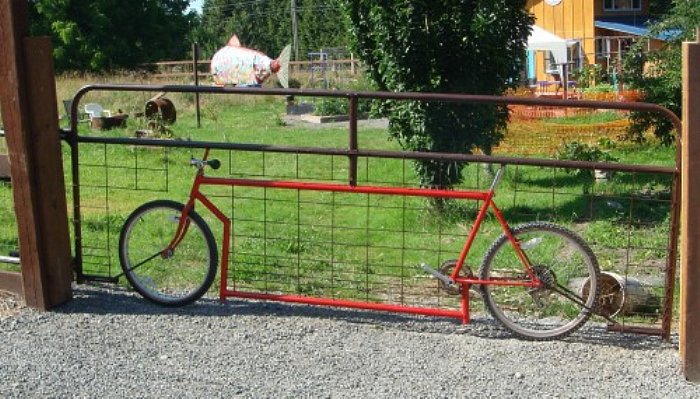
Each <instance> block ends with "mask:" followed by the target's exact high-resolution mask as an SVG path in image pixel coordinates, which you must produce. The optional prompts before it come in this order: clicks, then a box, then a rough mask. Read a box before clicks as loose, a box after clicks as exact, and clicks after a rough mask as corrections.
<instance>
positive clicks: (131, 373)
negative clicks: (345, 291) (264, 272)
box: [0, 286, 700, 398]
mask: <svg viewBox="0 0 700 399" xmlns="http://www.w3.org/2000/svg"><path fill="white" fill-rule="evenodd" d="M0 380H1V381H0V397H22V398H25V397H90V398H95V397H99V398H108V397H115V398H123V397H156V396H158V397H178V398H179V397H290V398H297V397H466V396H470V397H472V396H477V395H479V396H487V397H503V396H505V395H507V396H515V397H532V396H535V397H563V398H565V397H581V398H584V397H585V398H591V397H630V398H639V397H674V398H697V397H700V385H693V384H690V383H687V382H686V381H685V380H684V379H683V376H682V374H681V372H680V366H679V359H678V354H677V343H675V342H674V343H662V342H660V341H659V340H658V339H657V338H648V337H640V336H631V335H620V334H613V333H607V332H605V331H604V330H603V329H602V328H600V327H595V326H593V327H590V328H586V329H584V330H583V331H582V332H579V333H577V334H575V335H574V336H572V337H569V338H568V339H566V340H565V341H556V342H544V343H533V342H525V341H521V340H517V339H513V338H510V337H509V336H508V335H507V334H506V333H504V332H502V331H501V330H500V328H499V327H498V325H496V324H495V322H493V321H492V320H491V319H490V318H489V317H486V316H484V317H475V319H474V321H473V322H472V324H470V325H468V326H462V325H459V324H457V323H455V322H454V321H451V320H445V319H435V318H428V317H413V316H403V315H394V314H386V313H374V312H363V311H352V310H338V309H327V308H319V307H308V306H299V305H287V304H278V303H262V302H254V301H237V300H229V301H227V302H226V303H225V304H223V305H222V304H219V303H218V302H216V301H213V300H203V301H200V302H198V303H197V304H195V305H192V306H188V307H185V308H180V309H163V308H159V307H156V306H154V305H151V304H149V303H147V302H146V301H145V300H143V299H141V298H139V297H137V296H134V295H131V294H129V293H126V292H124V291H121V290H118V289H115V288H113V287H90V286H79V287H78V288H77V289H76V291H75V299H74V300H73V301H71V302H70V303H68V304H66V305H64V306H62V307H60V308H59V309H58V310H56V311H54V312H48V313H39V312H34V311H31V310H29V309H21V310H19V312H5V313H0Z"/></svg>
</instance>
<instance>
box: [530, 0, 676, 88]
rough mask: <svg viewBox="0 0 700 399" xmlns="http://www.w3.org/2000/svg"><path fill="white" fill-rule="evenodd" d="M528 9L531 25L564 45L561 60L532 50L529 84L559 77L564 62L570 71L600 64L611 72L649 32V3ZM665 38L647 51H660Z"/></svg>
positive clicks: (611, 0) (561, 0)
mask: <svg viewBox="0 0 700 399" xmlns="http://www.w3.org/2000/svg"><path fill="white" fill-rule="evenodd" d="M527 9H528V10H529V11H530V12H531V13H532V14H533V15H534V16H535V18H536V19H535V26H537V27H539V28H541V29H543V30H544V31H546V32H548V33H551V34H552V35H555V36H557V37H559V38H561V39H562V41H563V43H564V45H565V46H566V57H565V58H566V59H565V60H558V59H556V58H562V57H555V56H553V54H554V53H552V51H546V50H545V51H542V50H541V47H539V48H537V50H534V49H532V48H531V50H530V51H529V54H528V58H529V62H528V71H527V75H528V78H529V79H530V80H537V81H542V80H551V79H552V77H553V75H556V74H558V73H561V71H562V68H561V63H567V66H568V68H567V69H568V70H569V71H575V70H577V69H579V68H581V67H582V66H584V65H589V64H598V65H600V66H601V67H602V68H603V71H607V72H608V73H609V74H612V73H613V71H615V69H616V68H617V67H618V65H619V62H620V61H621V59H622V56H623V54H624V53H625V51H626V50H627V49H628V48H629V47H630V46H631V45H632V43H634V42H635V41H637V40H639V39H640V38H641V37H643V36H644V35H646V34H647V32H648V28H647V26H648V25H647V24H648V22H649V0H529V1H528V2H527ZM664 39H666V37H664V36H661V37H657V38H654V39H652V40H650V41H649V42H648V50H655V49H658V48H659V47H660V46H661V44H662V43H663V40H664ZM552 42H553V43H552V45H553V46H554V40H552ZM559 45H560V46H561V44H559ZM535 47H536V46H535ZM553 48H555V47H553ZM556 78H557V79H559V77H558V76H556Z"/></svg>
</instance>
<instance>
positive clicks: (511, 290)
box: [479, 222, 600, 340]
mask: <svg viewBox="0 0 700 399" xmlns="http://www.w3.org/2000/svg"><path fill="white" fill-rule="evenodd" d="M511 233H512V234H513V236H514V237H515V239H516V240H517V241H518V242H519V243H520V247H521V249H522V251H523V252H524V254H525V255H526V257H527V258H528V259H529V262H530V265H531V267H532V270H533V272H534V274H535V275H536V276H537V278H538V279H539V280H540V281H541V282H542V286H541V287H538V288H532V287H525V286H516V285H490V284H483V285H482V286H481V291H482V296H483V299H484V304H485V305H486V308H487V309H488V310H489V312H490V313H491V314H492V315H493V317H495V318H496V319H497V320H499V321H500V322H501V323H502V324H503V325H504V326H505V327H506V328H507V329H508V330H510V331H511V332H513V333H514V334H515V335H517V336H519V337H522V338H526V339H532V340H549V339H557V338H563V337H566V336H567V335H569V334H571V333H572V332H574V331H576V330H577V329H578V328H580V327H581V326H582V325H583V324H584V323H585V322H586V321H587V320H588V318H589V317H591V314H592V313H593V309H594V308H595V306H596V304H597V298H598V287H599V284H598V277H599V275H600V270H599V267H598V261H597V260H596V258H595V255H594V254H593V251H591V249H590V248H589V247H588V245H587V244H586V243H585V242H584V241H583V239H582V238H581V237H579V236H578V235H576V234H575V233H574V232H572V231H569V230H567V229H565V228H563V227H561V226H557V225H555V224H551V223H541V222H536V223H528V224H524V225H521V226H517V227H514V228H512V229H511ZM479 274H480V278H481V279H483V280H489V279H492V280H509V281H520V282H523V283H525V282H528V281H530V277H529V275H528V273H527V271H526V269H525V267H524V265H523V262H522V261H521V260H520V258H519V257H518V256H517V254H516V252H515V249H514V247H513V245H511V243H510V240H509V239H508V237H507V236H506V235H505V234H503V235H501V236H500V237H499V238H498V239H496V241H495V242H494V243H493V244H492V245H491V247H490V248H489V250H488V251H487V252H486V255H485V256H484V260H483V262H482V264H481V269H480V272H479ZM584 284H586V285H587V286H589V287H590V288H589V289H588V290H586V291H585V292H584V290H583V286H584Z"/></svg>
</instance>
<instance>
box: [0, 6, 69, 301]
mask: <svg viewBox="0 0 700 399" xmlns="http://www.w3.org/2000/svg"><path fill="white" fill-rule="evenodd" d="M28 32H29V19H28V2H27V1H26V0H9V1H3V2H0V82H2V84H0V101H1V104H2V118H3V123H4V128H5V138H6V141H7V148H8V155H9V158H10V172H11V174H12V183H13V185H12V188H13V190H12V191H13V195H14V202H15V214H16V215H17V229H18V233H19V245H20V259H21V270H22V283H23V288H24V299H25V302H26V303H27V305H29V306H31V307H34V308H38V309H42V310H45V309H49V308H51V307H53V306H55V305H58V304H60V303H62V302H65V301H67V300H69V299H70V298H71V295H72V291H71V282H72V280H73V273H72V268H71V254H70V237H69V232H68V216H67V210H66V197H65V186H64V182H63V163H62V160H61V145H60V141H59V137H58V109H57V105H56V103H57V101H56V82H55V79H54V70H53V49H52V47H51V41H50V40H49V39H48V38H28V37H26V36H27V35H28Z"/></svg>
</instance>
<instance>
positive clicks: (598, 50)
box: [595, 37, 610, 58]
mask: <svg viewBox="0 0 700 399" xmlns="http://www.w3.org/2000/svg"><path fill="white" fill-rule="evenodd" d="M609 56H610V39H607V38H600V37H599V38H597V39H595V57H596V58H607V57H609Z"/></svg>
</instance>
